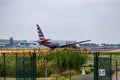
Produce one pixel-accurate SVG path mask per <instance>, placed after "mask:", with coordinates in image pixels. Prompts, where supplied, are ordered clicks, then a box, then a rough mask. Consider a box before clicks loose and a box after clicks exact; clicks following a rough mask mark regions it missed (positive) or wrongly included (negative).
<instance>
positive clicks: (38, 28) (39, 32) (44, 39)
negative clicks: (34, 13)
mask: <svg viewBox="0 0 120 80" xmlns="http://www.w3.org/2000/svg"><path fill="white" fill-rule="evenodd" d="M36 26H37V30H38V37H39V40H40V41H46V40H48V39H46V38H45V37H44V34H43V32H42V30H41V29H40V26H39V25H38V24H37V25H36Z"/></svg>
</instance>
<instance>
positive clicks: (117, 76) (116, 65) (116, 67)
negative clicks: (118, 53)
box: [116, 60, 118, 80]
mask: <svg viewBox="0 0 120 80" xmlns="http://www.w3.org/2000/svg"><path fill="white" fill-rule="evenodd" d="M117 71H118V68H117V60H116V80H118V74H117Z"/></svg>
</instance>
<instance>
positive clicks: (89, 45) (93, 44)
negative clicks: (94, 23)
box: [80, 43, 98, 47]
mask: <svg viewBox="0 0 120 80" xmlns="http://www.w3.org/2000/svg"><path fill="white" fill-rule="evenodd" d="M80 46H81V47H95V46H98V44H95V43H81V44H80Z"/></svg>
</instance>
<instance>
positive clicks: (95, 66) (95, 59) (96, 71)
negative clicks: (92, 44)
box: [94, 52, 99, 80]
mask: <svg viewBox="0 0 120 80" xmlns="http://www.w3.org/2000/svg"><path fill="white" fill-rule="evenodd" d="M98 55H99V52H96V53H95V54H94V80H98Z"/></svg>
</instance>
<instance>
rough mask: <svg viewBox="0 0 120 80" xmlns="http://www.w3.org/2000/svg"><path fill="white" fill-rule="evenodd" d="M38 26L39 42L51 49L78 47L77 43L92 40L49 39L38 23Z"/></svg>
mask: <svg viewBox="0 0 120 80" xmlns="http://www.w3.org/2000/svg"><path fill="white" fill-rule="evenodd" d="M36 26H37V30H38V37H39V41H37V42H38V43H39V44H41V45H44V46H47V47H49V48H51V49H55V48H62V47H75V48H76V47H78V46H77V44H79V43H83V42H88V41H90V40H85V41H80V42H76V41H67V40H52V39H48V38H45V36H44V34H43V32H42V30H41V28H40V26H39V25H38V24H37V25H36Z"/></svg>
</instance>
